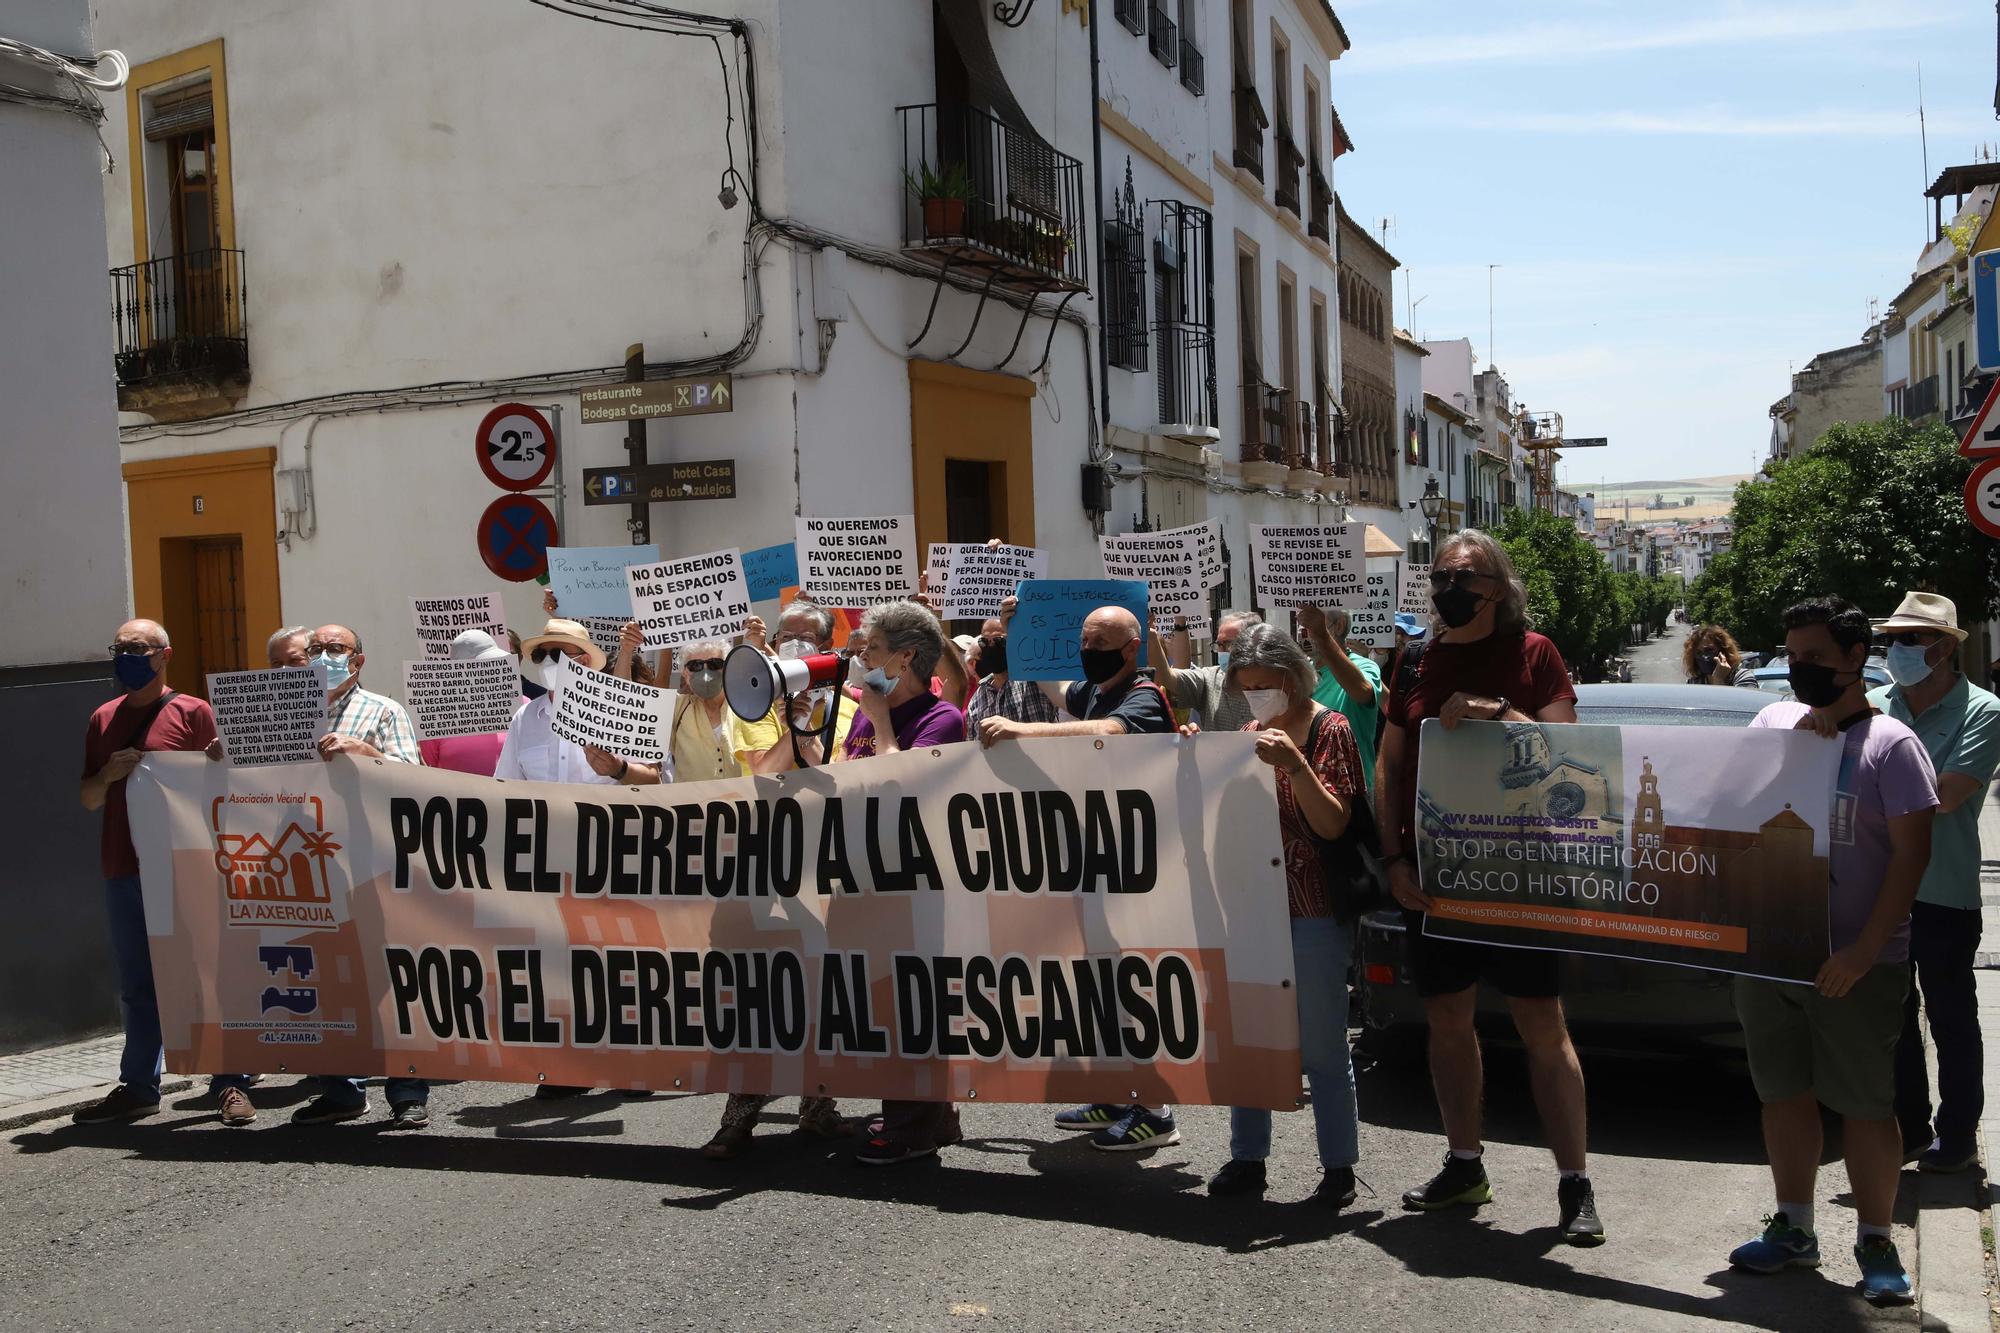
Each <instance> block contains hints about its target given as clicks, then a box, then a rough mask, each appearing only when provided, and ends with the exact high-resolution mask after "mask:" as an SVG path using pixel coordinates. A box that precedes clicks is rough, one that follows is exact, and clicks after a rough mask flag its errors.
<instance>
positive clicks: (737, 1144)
mask: <svg viewBox="0 0 2000 1333" xmlns="http://www.w3.org/2000/svg"><path fill="white" fill-rule="evenodd" d="M753 1142H754V1140H753V1139H752V1137H751V1133H750V1125H749V1124H748V1123H747V1122H743V1123H738V1124H734V1125H724V1126H723V1127H722V1128H721V1129H718V1130H716V1131H715V1137H714V1138H712V1139H710V1140H709V1141H708V1142H707V1143H705V1144H703V1145H702V1148H701V1155H702V1156H703V1157H706V1158H707V1159H708V1160H709V1161H711V1162H730V1161H734V1160H735V1159H736V1158H738V1157H741V1156H742V1155H743V1154H744V1153H746V1152H749V1151H750V1147H751V1144H752V1143H753Z"/></svg>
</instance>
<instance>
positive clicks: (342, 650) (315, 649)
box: [306, 641, 354, 657]
mask: <svg viewBox="0 0 2000 1333" xmlns="http://www.w3.org/2000/svg"><path fill="white" fill-rule="evenodd" d="M353 652H354V649H352V648H350V647H349V646H348V645H346V644H344V643H319V642H317V641H315V642H313V643H308V644H307V645H306V656H307V657H317V656H318V655H319V654H321V653H325V654H326V655H327V656H328V657H346V656H349V655H350V654H352V653H353Z"/></svg>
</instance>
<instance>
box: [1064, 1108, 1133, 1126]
mask: <svg viewBox="0 0 2000 1333" xmlns="http://www.w3.org/2000/svg"><path fill="white" fill-rule="evenodd" d="M1131 1109H1132V1108H1131V1107H1129V1106H1113V1105H1112V1104H1111V1103H1110V1102H1095V1103H1093V1104H1091V1105H1089V1106H1072V1107H1071V1108H1070V1109H1069V1110H1067V1111H1057V1112H1056V1128H1057V1129H1090V1130H1098V1129H1103V1128H1104V1127H1105V1126H1107V1125H1115V1124H1117V1123H1118V1122H1119V1121H1120V1120H1123V1119H1124V1118H1125V1113H1126V1112H1127V1111H1129V1110H1131Z"/></svg>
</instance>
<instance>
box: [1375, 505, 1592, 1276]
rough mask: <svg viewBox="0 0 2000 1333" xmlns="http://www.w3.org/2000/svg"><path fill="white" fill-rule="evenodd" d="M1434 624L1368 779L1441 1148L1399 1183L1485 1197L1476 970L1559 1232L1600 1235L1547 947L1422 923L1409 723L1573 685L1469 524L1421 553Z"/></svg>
mask: <svg viewBox="0 0 2000 1333" xmlns="http://www.w3.org/2000/svg"><path fill="white" fill-rule="evenodd" d="M1431 606H1432V608H1433V610H1434V611H1435V612H1436V615H1435V617H1434V619H1433V622H1432V624H1433V628H1434V629H1435V631H1436V632H1435V633H1434V634H1433V635H1431V640H1432V641H1431V645H1430V647H1428V648H1426V649H1425V650H1424V655H1423V659H1422V660H1421V661H1420V662H1419V663H1418V664H1417V670H1416V674H1415V678H1414V679H1400V678H1399V679H1398V680H1397V682H1396V687H1395V690H1394V691H1393V692H1392V693H1391V695H1390V697H1389V712H1388V717H1387V723H1388V725H1387V726H1385V727H1384V728H1383V729H1382V754H1381V761H1380V767H1379V773H1378V777H1377V781H1376V792H1377V799H1378V802H1379V808H1380V809H1381V812H1382V818H1381V821H1380V823H1381V830H1382V855H1383V859H1384V860H1385V861H1387V862H1388V865H1389V888H1390V891H1391V892H1392V893H1393V894H1394V895H1395V898H1396V901H1397V902H1398V903H1400V904H1401V905H1402V907H1403V909H1404V912H1405V914H1406V926H1407V930H1406V933H1405V934H1404V939H1405V941H1406V942H1407V945H1408V949H1409V958H1410V971H1411V974H1412V976H1413V979H1414V980H1415V982H1416V986H1417V993H1418V994H1419V995H1420V996H1422V997H1423V1001H1424V1016H1425V1019H1426V1022H1427V1023H1428V1025H1429V1028H1430V1063H1431V1083H1432V1087H1433V1090H1434V1091H1435V1092H1436V1094H1437V1102H1438V1111H1439V1114H1440V1117H1441V1118H1442V1119H1443V1121H1444V1131H1445V1140H1446V1142H1447V1143H1448V1144H1449V1146H1450V1149H1451V1150H1450V1152H1449V1153H1447V1154H1446V1156H1445V1159H1444V1169H1443V1170H1441V1171H1439V1172H1438V1173H1437V1175H1436V1176H1434V1177H1432V1178H1431V1180H1429V1181H1428V1182H1426V1183H1425V1184H1424V1185H1423V1186H1421V1187H1420V1188H1417V1189H1413V1190H1411V1191H1409V1192H1408V1193H1406V1194H1404V1195H1403V1203H1404V1205H1405V1206H1406V1207H1409V1208H1414V1209H1418V1210H1422V1211H1429V1210H1436V1209H1442V1208H1451V1207H1455V1206H1460V1205H1473V1206H1476V1205H1478V1204H1482V1203H1485V1202H1487V1201H1489V1200H1490V1199H1491V1198H1492V1197H1493V1189H1492V1186H1491V1184H1490V1183H1489V1182H1488V1181H1487V1178H1486V1168H1485V1166H1484V1164H1483V1163H1482V1161H1481V1154H1482V1144H1481V1126H1480V1113H1479V1104H1480V1091H1481V1086H1480V1085H1481V1082H1482V1080H1483V1077H1484V1075H1483V1073H1482V1065H1481V1058H1480V1051H1479V1036H1478V1034H1477V1032H1476V1031H1475V1030H1474V1028H1473V1014H1474V1009H1475V1004H1474V1001H1475V999H1476V996H1477V993H1478V986H1479V983H1480V982H1481V981H1486V982H1488V983H1490V984H1491V985H1492V986H1493V988H1494V989H1495V990H1497V991H1499V992H1500V993H1501V994H1502V995H1503V996H1505V997H1506V999H1507V1007H1508V1010H1509V1011H1510V1013H1511V1014H1512V1016H1513V1019H1514V1029H1515V1031H1517V1032H1518V1033H1520V1035H1521V1040H1522V1044H1523V1045H1525V1046H1526V1047H1527V1050H1528V1071H1529V1075H1530V1084H1531V1086H1532V1087H1533V1089H1534V1094H1535V1106H1536V1109H1537V1110H1539V1111H1540V1112H1541V1117H1542V1128H1543V1131H1544V1132H1545V1133H1546V1134H1547V1135H1548V1137H1549V1146H1550V1148H1551V1149H1553V1150H1554V1153H1555V1159H1556V1167H1557V1170H1558V1180H1557V1184H1556V1214H1557V1218H1558V1221H1559V1225H1560V1226H1561V1229H1562V1233H1563V1239H1564V1240H1566V1241H1567V1242H1569V1243H1570V1244H1572V1245H1596V1244H1600V1243H1601V1242H1602V1241H1603V1240H1604V1224H1603V1222H1602V1221H1600V1220H1599V1218H1598V1215H1597V1199H1596V1195H1595V1193H1594V1192H1593V1191H1592V1189H1591V1185H1590V1178H1589V1177H1588V1176H1587V1175H1586V1174H1585V1165H1586V1163H1585V1138H1584V1095H1583V1069H1582V1067H1581V1066H1580V1065H1579V1064H1578V1063H1577V1059H1576V1048H1575V1047H1574V1046H1572V1045H1571V1044H1570V1039H1569V1029H1568V1026H1567V1025H1566V1024H1565V1023H1564V1021H1563V1012H1562V1000H1561V998H1560V996H1561V985H1560V976H1561V974H1560V971H1559V969H1558V966H1557V965H1558V962H1559V960H1560V958H1561V955H1560V954H1555V953H1549V952H1546V951H1544V950H1539V949H1510V948H1506V947H1504V946H1502V945H1497V944H1474V943H1470V942H1468V941H1464V940H1450V939H1443V938H1438V937H1434V936H1430V935H1426V934H1425V933H1424V914H1425V913H1426V912H1427V911H1429V910H1430V907H1431V899H1430V896H1429V895H1428V894H1426V893H1425V892H1424V885H1423V883H1422V881H1421V880H1420V879H1419V878H1418V875H1417V859H1416V851H1417V841H1416V839H1417V834H1418V831H1419V830H1418V826H1417V813H1416V812H1417V758H1418V748H1419V747H1418V736H1419V728H1421V727H1422V725H1423V723H1424V722H1425V721H1426V720H1427V719H1430V718H1436V719H1437V720H1438V723H1439V725H1441V726H1442V727H1443V728H1444V730H1446V731H1451V730H1453V729H1455V728H1457V727H1458V726H1459V725H1460V724H1461V723H1465V722H1483V721H1500V722H1516V723H1537V722H1539V723H1561V722H1574V721H1576V688H1575V687H1574V686H1572V685H1571V684H1570V680H1569V671H1568V669H1567V668H1566V667H1565V666H1564V665H1563V660H1562V654H1561V653H1559V652H1557V651H1556V646H1555V645H1554V644H1553V643H1550V642H1549V641H1548V640H1547V639H1546V638H1544V637H1542V636H1541V635H1539V634H1536V633H1535V632H1534V631H1532V630H1531V629H1529V628H1528V616H1527V594H1526V591H1525V590H1524V589H1523V588H1522V586H1521V580H1520V578H1519V577H1518V576H1516V575H1515V573H1514V564H1513V562H1512V561H1511V560H1509V559H1508V558H1507V552H1506V551H1505V549H1503V548H1502V547H1501V545H1500V543H1498V542H1496V541H1494V540H1493V539H1492V538H1491V537H1489V536H1487V535H1486V534H1485V533H1483V532H1479V531H1476V530H1474V529H1466V530H1465V531H1462V532H1456V533H1453V534H1452V535H1451V536H1450V537H1448V538H1447V539H1446V540H1445V542H1444V544H1443V546H1442V547H1441V548H1440V549H1439V551H1438V555H1437V558H1436V560H1434V561H1433V562H1432V563H1431Z"/></svg>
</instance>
